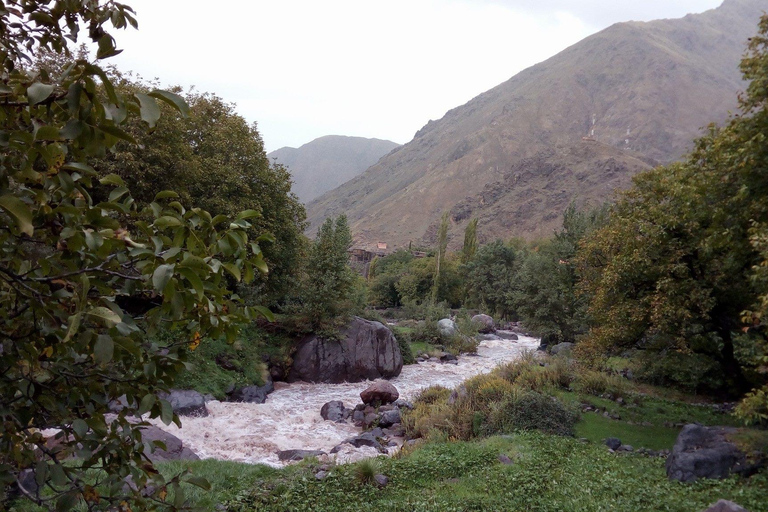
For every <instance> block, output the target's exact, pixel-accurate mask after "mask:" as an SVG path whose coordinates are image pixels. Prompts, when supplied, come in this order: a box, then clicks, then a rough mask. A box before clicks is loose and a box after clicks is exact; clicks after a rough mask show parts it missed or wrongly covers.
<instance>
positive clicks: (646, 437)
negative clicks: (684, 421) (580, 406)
mask: <svg viewBox="0 0 768 512" xmlns="http://www.w3.org/2000/svg"><path fill="white" fill-rule="evenodd" d="M679 432H680V429H678V428H668V427H664V426H653V427H647V426H642V425H629V424H628V423H626V422H624V421H617V420H612V419H610V418H605V417H603V416H602V415H600V414H594V413H584V414H582V415H581V421H579V422H578V423H577V424H576V437H583V438H586V439H589V440H590V441H592V442H594V443H602V441H603V439H605V438H607V437H618V438H619V439H621V442H622V443H624V444H629V445H632V446H633V447H634V448H635V449H637V448H650V449H651V450H662V449H668V450H671V449H672V446H673V445H674V444H675V439H677V434H678V433H679Z"/></svg>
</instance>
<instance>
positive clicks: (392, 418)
mask: <svg viewBox="0 0 768 512" xmlns="http://www.w3.org/2000/svg"><path fill="white" fill-rule="evenodd" d="M400 421H401V419H400V410H399V409H393V410H391V411H385V412H383V413H381V414H380V415H379V426H380V427H391V426H392V425H395V424H397V423H400Z"/></svg>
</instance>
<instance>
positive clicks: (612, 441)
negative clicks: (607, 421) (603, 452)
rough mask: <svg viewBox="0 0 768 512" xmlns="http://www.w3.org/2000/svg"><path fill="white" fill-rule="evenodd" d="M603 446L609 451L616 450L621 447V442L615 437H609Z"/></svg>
mask: <svg viewBox="0 0 768 512" xmlns="http://www.w3.org/2000/svg"><path fill="white" fill-rule="evenodd" d="M605 446H607V447H608V448H610V449H611V450H618V449H619V447H620V446H621V440H620V439H618V438H616V437H609V438H608V439H606V440H605Z"/></svg>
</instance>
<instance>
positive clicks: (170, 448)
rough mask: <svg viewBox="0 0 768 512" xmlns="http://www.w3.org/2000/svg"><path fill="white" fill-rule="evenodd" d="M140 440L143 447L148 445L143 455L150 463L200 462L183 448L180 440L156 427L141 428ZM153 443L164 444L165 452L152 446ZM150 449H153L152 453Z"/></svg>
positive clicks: (187, 449) (189, 451)
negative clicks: (172, 461) (173, 461)
mask: <svg viewBox="0 0 768 512" xmlns="http://www.w3.org/2000/svg"><path fill="white" fill-rule="evenodd" d="M141 440H142V442H143V443H144V444H145V445H149V446H148V447H147V448H145V450H144V453H145V454H146V455H147V456H148V457H149V459H150V460H151V461H152V462H165V461H168V460H200V457H198V456H197V454H196V453H195V452H193V451H192V450H190V449H189V448H187V447H186V446H184V443H182V442H181V439H179V438H178V437H176V436H174V435H173V434H169V433H168V432H166V431H165V430H162V429H160V428H158V427H153V426H149V427H141ZM154 441H159V442H161V443H163V444H165V450H163V449H161V448H160V447H158V446H156V445H154ZM150 447H154V451H152V448H150Z"/></svg>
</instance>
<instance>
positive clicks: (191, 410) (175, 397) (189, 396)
mask: <svg viewBox="0 0 768 512" xmlns="http://www.w3.org/2000/svg"><path fill="white" fill-rule="evenodd" d="M161 398H164V399H166V400H168V401H169V402H170V403H171V406H172V407H173V412H175V413H176V414H178V415H179V416H200V417H205V416H208V409H207V408H206V407H205V397H203V395H202V394H201V393H198V392H197V391H194V390H192V389H172V390H171V392H170V393H168V394H167V395H165V394H162V395H161Z"/></svg>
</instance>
